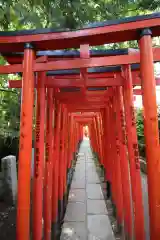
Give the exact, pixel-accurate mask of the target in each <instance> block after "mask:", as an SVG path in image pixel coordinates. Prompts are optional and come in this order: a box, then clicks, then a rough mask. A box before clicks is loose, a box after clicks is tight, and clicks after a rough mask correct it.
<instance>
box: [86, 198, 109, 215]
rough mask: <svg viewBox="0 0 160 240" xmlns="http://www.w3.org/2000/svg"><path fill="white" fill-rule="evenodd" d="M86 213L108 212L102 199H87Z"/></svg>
mask: <svg viewBox="0 0 160 240" xmlns="http://www.w3.org/2000/svg"><path fill="white" fill-rule="evenodd" d="M87 214H104V215H106V214H108V212H107V208H106V204H105V202H104V200H90V199H88V200H87Z"/></svg>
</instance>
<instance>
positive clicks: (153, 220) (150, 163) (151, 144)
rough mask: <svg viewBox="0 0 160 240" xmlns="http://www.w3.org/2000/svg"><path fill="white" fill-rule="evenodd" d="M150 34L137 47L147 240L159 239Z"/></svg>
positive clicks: (159, 154)
mask: <svg viewBox="0 0 160 240" xmlns="http://www.w3.org/2000/svg"><path fill="white" fill-rule="evenodd" d="M151 34H152V33H151V31H150V30H149V29H144V30H143V31H142V32H141V36H140V41H139V46H140V72H141V79H142V98H143V107H144V134H145V143H146V157H147V171H148V195H149V215H150V239H151V240H155V239H160V187H159V183H160V147H159V134H158V119H157V105H156V89H155V85H156V83H155V78H154V66H153V51H152V38H151Z"/></svg>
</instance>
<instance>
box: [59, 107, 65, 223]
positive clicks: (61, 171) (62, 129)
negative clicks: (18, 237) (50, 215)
mask: <svg viewBox="0 0 160 240" xmlns="http://www.w3.org/2000/svg"><path fill="white" fill-rule="evenodd" d="M61 107H62V118H61V127H60V133H59V134H60V152H59V187H58V192H59V197H58V209H59V210H58V211H59V224H61V221H62V219H63V211H64V205H63V204H64V203H63V197H64V132H65V131H66V129H65V114H64V105H62V106H61Z"/></svg>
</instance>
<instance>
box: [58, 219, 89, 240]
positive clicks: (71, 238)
mask: <svg viewBox="0 0 160 240" xmlns="http://www.w3.org/2000/svg"><path fill="white" fill-rule="evenodd" d="M60 240H88V238H87V228H86V223H85V222H65V223H64V224H63V228H62V233H61V238H60Z"/></svg>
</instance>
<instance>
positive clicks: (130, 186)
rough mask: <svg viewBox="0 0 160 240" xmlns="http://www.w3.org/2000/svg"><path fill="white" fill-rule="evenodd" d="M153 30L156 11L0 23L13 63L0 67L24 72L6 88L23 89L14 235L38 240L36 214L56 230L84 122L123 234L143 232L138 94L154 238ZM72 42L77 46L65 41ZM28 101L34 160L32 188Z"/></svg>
mask: <svg viewBox="0 0 160 240" xmlns="http://www.w3.org/2000/svg"><path fill="white" fill-rule="evenodd" d="M159 35H160V13H156V14H152V15H146V16H138V17H132V18H126V19H121V20H116V21H107V22H103V23H96V24H93V25H90V26H87V27H85V28H83V29H81V30H77V31H70V32H67V31H54V30H52V29H42V30H25V31H18V32H0V51H1V53H2V55H3V56H4V57H5V58H6V60H7V61H8V63H9V65H4V66H0V73H1V74H9V73H22V74H23V77H22V79H21V80H17V81H15V80H14V81H9V86H10V87H13V88H22V99H21V124H20V146H19V159H18V199H17V224H16V227H17V240H29V239H31V238H32V239H34V240H41V239H42V234H43V233H42V225H43V223H42V218H43V219H44V239H45V240H50V239H58V236H57V235H56V234H57V229H58V227H59V224H60V223H61V221H62V219H63V214H64V210H65V207H66V201H67V200H66V199H67V194H68V189H69V187H68V185H69V184H68V183H67V179H68V178H69V176H70V175H71V172H72V162H73V159H74V157H73V156H75V153H76V151H77V146H78V143H79V142H80V140H82V137H83V126H84V125H88V127H89V134H90V140H91V146H92V149H93V151H94V152H95V153H97V154H98V156H99V161H100V164H101V165H102V166H103V167H104V169H105V180H106V182H108V183H110V184H111V191H112V201H113V203H114V204H115V206H116V212H117V221H118V223H119V224H122V225H124V231H125V235H126V239H133V238H134V239H136V240H143V239H145V230H144V209H143V208H144V206H143V201H142V186H141V176H140V163H139V153H138V143H137V134H136V123H135V112H134V106H133V95H136V94H142V99H143V112H144V134H145V143H146V158H147V170H148V175H147V176H148V196H149V219H150V239H151V240H159V239H160V188H159V183H160V146H159V133H158V119H157V105H156V89H155V86H156V84H157V85H159V84H160V79H158V78H156V79H155V76H154V65H153V62H157V61H160V49H159V48H152V37H156V36H159ZM132 40H137V41H138V43H139V49H137V50H134V49H119V50H89V49H90V47H91V46H97V45H102V44H109V43H115V42H117V43H118V42H124V41H132ZM68 48H80V50H61V49H68ZM57 49H58V50H57ZM53 50H54V51H53ZM135 86H141V89H140V90H137V89H134V87H135ZM34 89H35V91H34ZM35 93H36V94H35ZM34 101H36V121H35V123H36V132H35V134H34V135H35V169H34V179H33V182H32V184H33V193H32V195H31V181H30V179H31V151H32V137H33V136H32V135H33V133H32V129H33V127H32V126H33V106H34ZM31 196H32V199H31ZM31 206H32V214H31V211H30V210H31ZM31 218H32V221H31ZM30 221H31V222H32V226H31V228H30ZM31 232H32V234H31ZM31 235H32V237H31Z"/></svg>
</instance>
